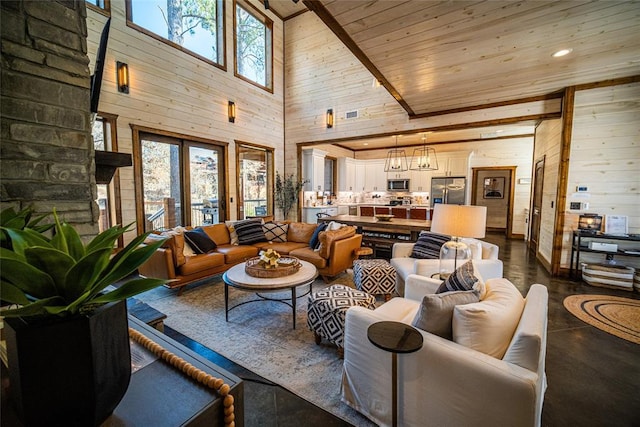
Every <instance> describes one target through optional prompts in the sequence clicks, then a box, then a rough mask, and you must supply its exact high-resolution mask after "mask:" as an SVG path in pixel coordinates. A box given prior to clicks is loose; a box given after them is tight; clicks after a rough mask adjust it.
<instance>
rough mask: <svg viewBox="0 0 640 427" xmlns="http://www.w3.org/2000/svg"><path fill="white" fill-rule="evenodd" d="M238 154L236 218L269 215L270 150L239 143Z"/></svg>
mask: <svg viewBox="0 0 640 427" xmlns="http://www.w3.org/2000/svg"><path fill="white" fill-rule="evenodd" d="M237 156H238V209H239V212H238V218H239V219H245V218H247V217H253V216H265V215H270V214H271V212H270V209H269V206H270V205H271V203H269V200H270V199H269V191H268V189H269V188H270V187H269V183H270V178H269V177H270V174H269V170H270V164H271V152H270V151H267V150H265V149H261V148H256V147H250V146H246V145H239V146H238V147H237Z"/></svg>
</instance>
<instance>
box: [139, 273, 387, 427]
mask: <svg viewBox="0 0 640 427" xmlns="http://www.w3.org/2000/svg"><path fill="white" fill-rule="evenodd" d="M333 284H345V285H349V286H351V287H353V279H352V275H351V274H350V273H344V274H342V275H341V276H339V277H338V278H337V279H336V280H334V281H333V282H332V283H331V285H333ZM326 286H328V285H327V284H325V283H324V282H323V281H322V280H321V279H318V280H316V281H315V282H314V283H313V285H312V289H313V291H317V290H319V289H322V288H324V287H326ZM308 289H309V288H308V287H305V288H304V291H306V290H308ZM290 295H291V293H290V291H287V292H286V293H271V294H266V295H265V296H268V297H269V298H277V297H280V296H281V297H285V296H289V297H290ZM136 298H138V299H140V300H142V301H144V302H146V303H147V304H149V305H150V306H152V307H153V308H155V309H157V310H159V311H161V312H163V313H165V314H166V315H167V318H166V319H165V321H164V323H165V325H167V326H169V327H171V328H173V329H175V330H176V331H178V332H180V333H182V334H184V335H186V336H188V337H189V338H191V339H193V340H196V341H198V342H200V343H201V344H203V345H205V346H206V347H208V348H210V349H212V350H213V351H215V352H217V353H219V354H221V355H223V356H224V357H226V358H228V359H230V360H232V361H234V362H235V363H237V364H239V365H241V366H243V367H245V368H247V369H249V370H251V371H253V372H255V373H256V374H258V375H260V376H262V377H264V378H266V379H267V380H269V381H271V382H274V383H276V384H278V385H280V386H282V387H284V388H285V389H287V390H289V391H291V392H292V393H294V394H296V395H298V396H300V397H301V398H303V399H305V400H307V401H309V402H311V403H313V404H315V405H317V406H319V407H321V408H323V409H325V410H327V411H329V412H331V413H332V414H334V415H336V416H337V417H339V418H341V419H343V420H345V421H347V422H349V423H350V424H353V425H357V426H374V425H375V424H373V423H371V422H370V421H369V420H368V419H366V418H365V417H364V416H362V415H360V414H359V413H358V412H356V411H354V410H353V409H351V408H350V407H349V406H347V405H346V404H344V403H343V402H341V400H340V383H341V377H342V362H343V360H342V359H341V358H340V357H339V356H338V352H337V349H336V347H335V346H334V345H332V344H330V343H327V342H324V341H323V342H322V343H321V344H320V345H316V344H315V341H314V337H313V333H312V332H311V331H310V330H309V328H308V327H307V296H302V297H300V298H298V300H297V310H296V311H297V316H296V323H297V324H296V329H295V330H294V329H293V328H292V311H291V307H289V306H287V305H285V304H283V303H278V302H272V301H269V302H266V301H260V302H253V303H250V304H245V305H242V306H240V307H237V308H235V309H233V310H231V311H230V312H229V322H226V321H225V313H224V284H223V282H222V279H221V278H220V277H219V276H218V277H216V278H214V280H213V281H212V282H211V283H206V284H202V285H199V286H196V287H192V288H188V289H187V290H185V291H184V293H183V294H182V295H181V296H177V295H176V292H175V290H174V291H172V290H169V289H166V288H157V289H154V290H152V291H150V292H147V293H144V294H141V295H139V296H137V297H136ZM249 299H255V294H252V293H248V292H241V291H238V290H236V289H233V288H230V290H229V304H230V306H232V305H235V304H237V303H239V302H242V301H246V300H249Z"/></svg>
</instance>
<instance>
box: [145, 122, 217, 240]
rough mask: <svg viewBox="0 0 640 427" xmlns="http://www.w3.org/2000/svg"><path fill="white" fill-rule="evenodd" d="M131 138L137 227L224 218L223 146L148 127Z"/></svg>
mask: <svg viewBox="0 0 640 427" xmlns="http://www.w3.org/2000/svg"><path fill="white" fill-rule="evenodd" d="M134 131H135V129H134ZM134 139H137V146H138V150H137V151H138V153H136V156H135V157H136V163H137V169H138V171H139V178H140V179H139V180H137V182H139V183H140V184H139V188H138V191H137V194H138V197H137V206H138V212H139V213H138V218H139V221H138V222H139V224H138V229H139V230H140V231H141V232H142V231H145V232H146V231H152V230H166V229H170V228H173V227H176V226H198V225H202V224H212V223H218V222H220V221H224V219H225V217H226V215H225V210H224V209H225V206H226V203H225V199H224V193H225V191H224V189H225V182H224V164H225V161H224V159H225V146H224V145H218V144H215V143H206V142H202V141H196V140H191V139H188V138H184V137H178V136H173V135H166V134H160V133H153V132H147V131H140V132H138V133H137V138H135V135H134ZM140 223H142V225H141V224H140Z"/></svg>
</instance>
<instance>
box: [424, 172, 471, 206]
mask: <svg viewBox="0 0 640 427" xmlns="http://www.w3.org/2000/svg"><path fill="white" fill-rule="evenodd" d="M466 187H467V178H465V177H447V178H431V207H433V205H435V204H436V203H445V204H450V205H464V204H465V200H466V198H465V194H466V192H467V191H466Z"/></svg>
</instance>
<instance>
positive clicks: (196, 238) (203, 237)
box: [184, 227, 217, 254]
mask: <svg viewBox="0 0 640 427" xmlns="http://www.w3.org/2000/svg"><path fill="white" fill-rule="evenodd" d="M184 240H185V241H186V242H188V243H189V246H191V248H192V249H193V251H194V252H195V253H198V254H206V253H209V252H211V251H212V250H214V249H215V248H216V247H217V245H216V242H214V241H213V240H211V237H209V235H208V234H207V233H206V232H205V231H204V230H203V229H202V228H200V227H198V228H194V229H193V230H190V231H185V232H184Z"/></svg>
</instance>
